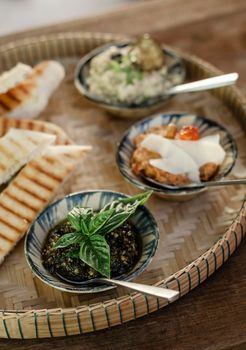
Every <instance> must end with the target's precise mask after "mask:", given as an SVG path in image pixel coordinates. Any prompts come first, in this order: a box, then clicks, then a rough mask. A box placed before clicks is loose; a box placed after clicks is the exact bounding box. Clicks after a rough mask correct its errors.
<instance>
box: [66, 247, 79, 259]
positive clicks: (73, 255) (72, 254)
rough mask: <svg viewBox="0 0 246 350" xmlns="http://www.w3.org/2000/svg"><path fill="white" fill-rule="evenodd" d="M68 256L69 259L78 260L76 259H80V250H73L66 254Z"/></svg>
mask: <svg viewBox="0 0 246 350" xmlns="http://www.w3.org/2000/svg"><path fill="white" fill-rule="evenodd" d="M66 256H67V257H68V258H73V259H76V258H79V249H76V250H72V251H70V252H67V253H66Z"/></svg>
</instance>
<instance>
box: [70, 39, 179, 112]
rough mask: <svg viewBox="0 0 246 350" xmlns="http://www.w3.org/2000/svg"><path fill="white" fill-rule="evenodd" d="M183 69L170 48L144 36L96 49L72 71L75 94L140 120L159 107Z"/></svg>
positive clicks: (168, 97) (167, 97) (177, 82)
mask: <svg viewBox="0 0 246 350" xmlns="http://www.w3.org/2000/svg"><path fill="white" fill-rule="evenodd" d="M184 78H185V68H184V65H183V63H182V60H181V59H180V58H179V57H177V55H176V54H175V53H174V52H173V51H171V50H170V49H166V48H162V47H161V46H159V44H158V43H157V42H156V41H155V40H153V39H152V38H150V37H149V36H148V35H144V36H143V37H142V38H140V39H138V40H137V41H136V42H135V43H131V42H120V43H114V44H110V45H105V46H102V47H99V48H97V49H95V50H93V51H92V52H90V53H89V54H88V55H86V56H84V57H83V58H82V59H81V60H80V61H79V63H78V66H77V68H76V71H75V86H76V88H77V89H78V91H79V92H80V93H81V94H82V95H83V96H85V97H86V98H88V99H89V100H90V101H91V102H93V103H95V104H97V105H98V106H99V107H101V108H103V109H104V110H106V111H108V112H110V113H112V114H114V115H116V116H118V117H128V118H129V117H131V118H139V117H143V116H146V115H148V114H149V113H151V112H153V111H155V110H157V109H158V108H160V107H161V106H162V105H163V104H164V103H165V102H166V101H167V100H168V99H170V96H164V95H163V92H164V91H165V89H169V88H170V87H172V86H175V85H178V84H182V83H183V82H184Z"/></svg>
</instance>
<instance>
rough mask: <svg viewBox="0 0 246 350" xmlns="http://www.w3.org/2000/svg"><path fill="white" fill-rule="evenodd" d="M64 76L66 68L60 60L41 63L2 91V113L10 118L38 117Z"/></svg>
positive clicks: (0, 98) (0, 112)
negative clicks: (20, 79) (13, 84)
mask: <svg viewBox="0 0 246 350" xmlns="http://www.w3.org/2000/svg"><path fill="white" fill-rule="evenodd" d="M64 76H65V71H64V68H63V66H62V65H61V64H60V63H59V62H56V61H44V62H41V63H39V64H38V65H36V66H35V67H34V68H33V69H32V70H31V71H30V72H29V73H28V74H27V76H26V77H25V78H24V79H23V80H22V81H20V82H19V83H17V84H16V85H15V86H14V87H12V88H10V89H9V90H7V91H6V92H4V93H0V115H5V116H8V117H9V118H34V117H37V116H38V115H39V114H40V113H41V112H42V111H43V110H44V108H45V107H46V105H47V104H48V101H49V98H50V96H51V95H52V93H53V92H54V91H55V90H56V88H57V87H58V86H59V84H60V83H61V81H62V79H63V78H64Z"/></svg>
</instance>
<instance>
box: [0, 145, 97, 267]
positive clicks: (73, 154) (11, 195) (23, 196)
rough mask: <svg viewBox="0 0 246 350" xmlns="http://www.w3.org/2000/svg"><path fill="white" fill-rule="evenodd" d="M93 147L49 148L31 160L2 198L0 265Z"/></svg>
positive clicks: (0, 211) (2, 194)
mask: <svg viewBox="0 0 246 350" xmlns="http://www.w3.org/2000/svg"><path fill="white" fill-rule="evenodd" d="M90 149H91V147H90V146H79V145H69V146H50V147H48V149H47V151H46V152H45V153H44V154H43V155H41V156H38V157H37V158H35V159H33V160H32V161H30V162H29V163H28V164H27V165H26V166H25V167H24V168H23V169H22V170H21V171H20V172H19V174H18V175H17V176H16V177H15V179H14V180H13V181H12V182H11V183H10V184H9V185H8V187H7V188H6V189H5V190H4V191H3V192H2V193H1V195H0V264H1V263H2V262H3V260H4V258H5V257H6V256H7V255H8V254H9V253H10V251H11V250H12V249H13V248H14V247H15V245H16V244H17V242H18V241H19V240H20V239H21V238H22V237H23V236H24V234H25V232H26V230H27V229H28V226H29V225H30V224H31V222H32V221H33V220H34V219H35V218H36V216H37V215H38V214H39V213H40V212H41V211H42V210H43V209H44V208H45V207H46V205H47V204H48V203H49V202H50V201H51V199H52V198H53V197H54V195H55V194H56V192H57V190H58V188H59V187H60V185H61V183H62V182H63V181H64V180H65V179H66V178H67V176H68V175H69V174H71V172H72V171H73V170H74V168H75V167H76V166H77V165H78V163H79V162H80V160H81V158H82V157H83V156H84V155H85V154H86V153H87V152H88V151H89V150H90Z"/></svg>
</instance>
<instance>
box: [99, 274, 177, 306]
mask: <svg viewBox="0 0 246 350" xmlns="http://www.w3.org/2000/svg"><path fill="white" fill-rule="evenodd" d="M103 281H104V282H106V283H110V284H115V285H117V286H122V287H126V288H129V289H132V290H135V291H137V292H140V293H144V294H147V295H151V296H155V297H158V298H164V299H167V300H168V301H174V300H176V299H178V296H179V292H177V291H176V290H172V289H167V288H162V287H155V286H149V285H146V284H140V283H134V282H127V281H119V280H112V279H109V278H103Z"/></svg>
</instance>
